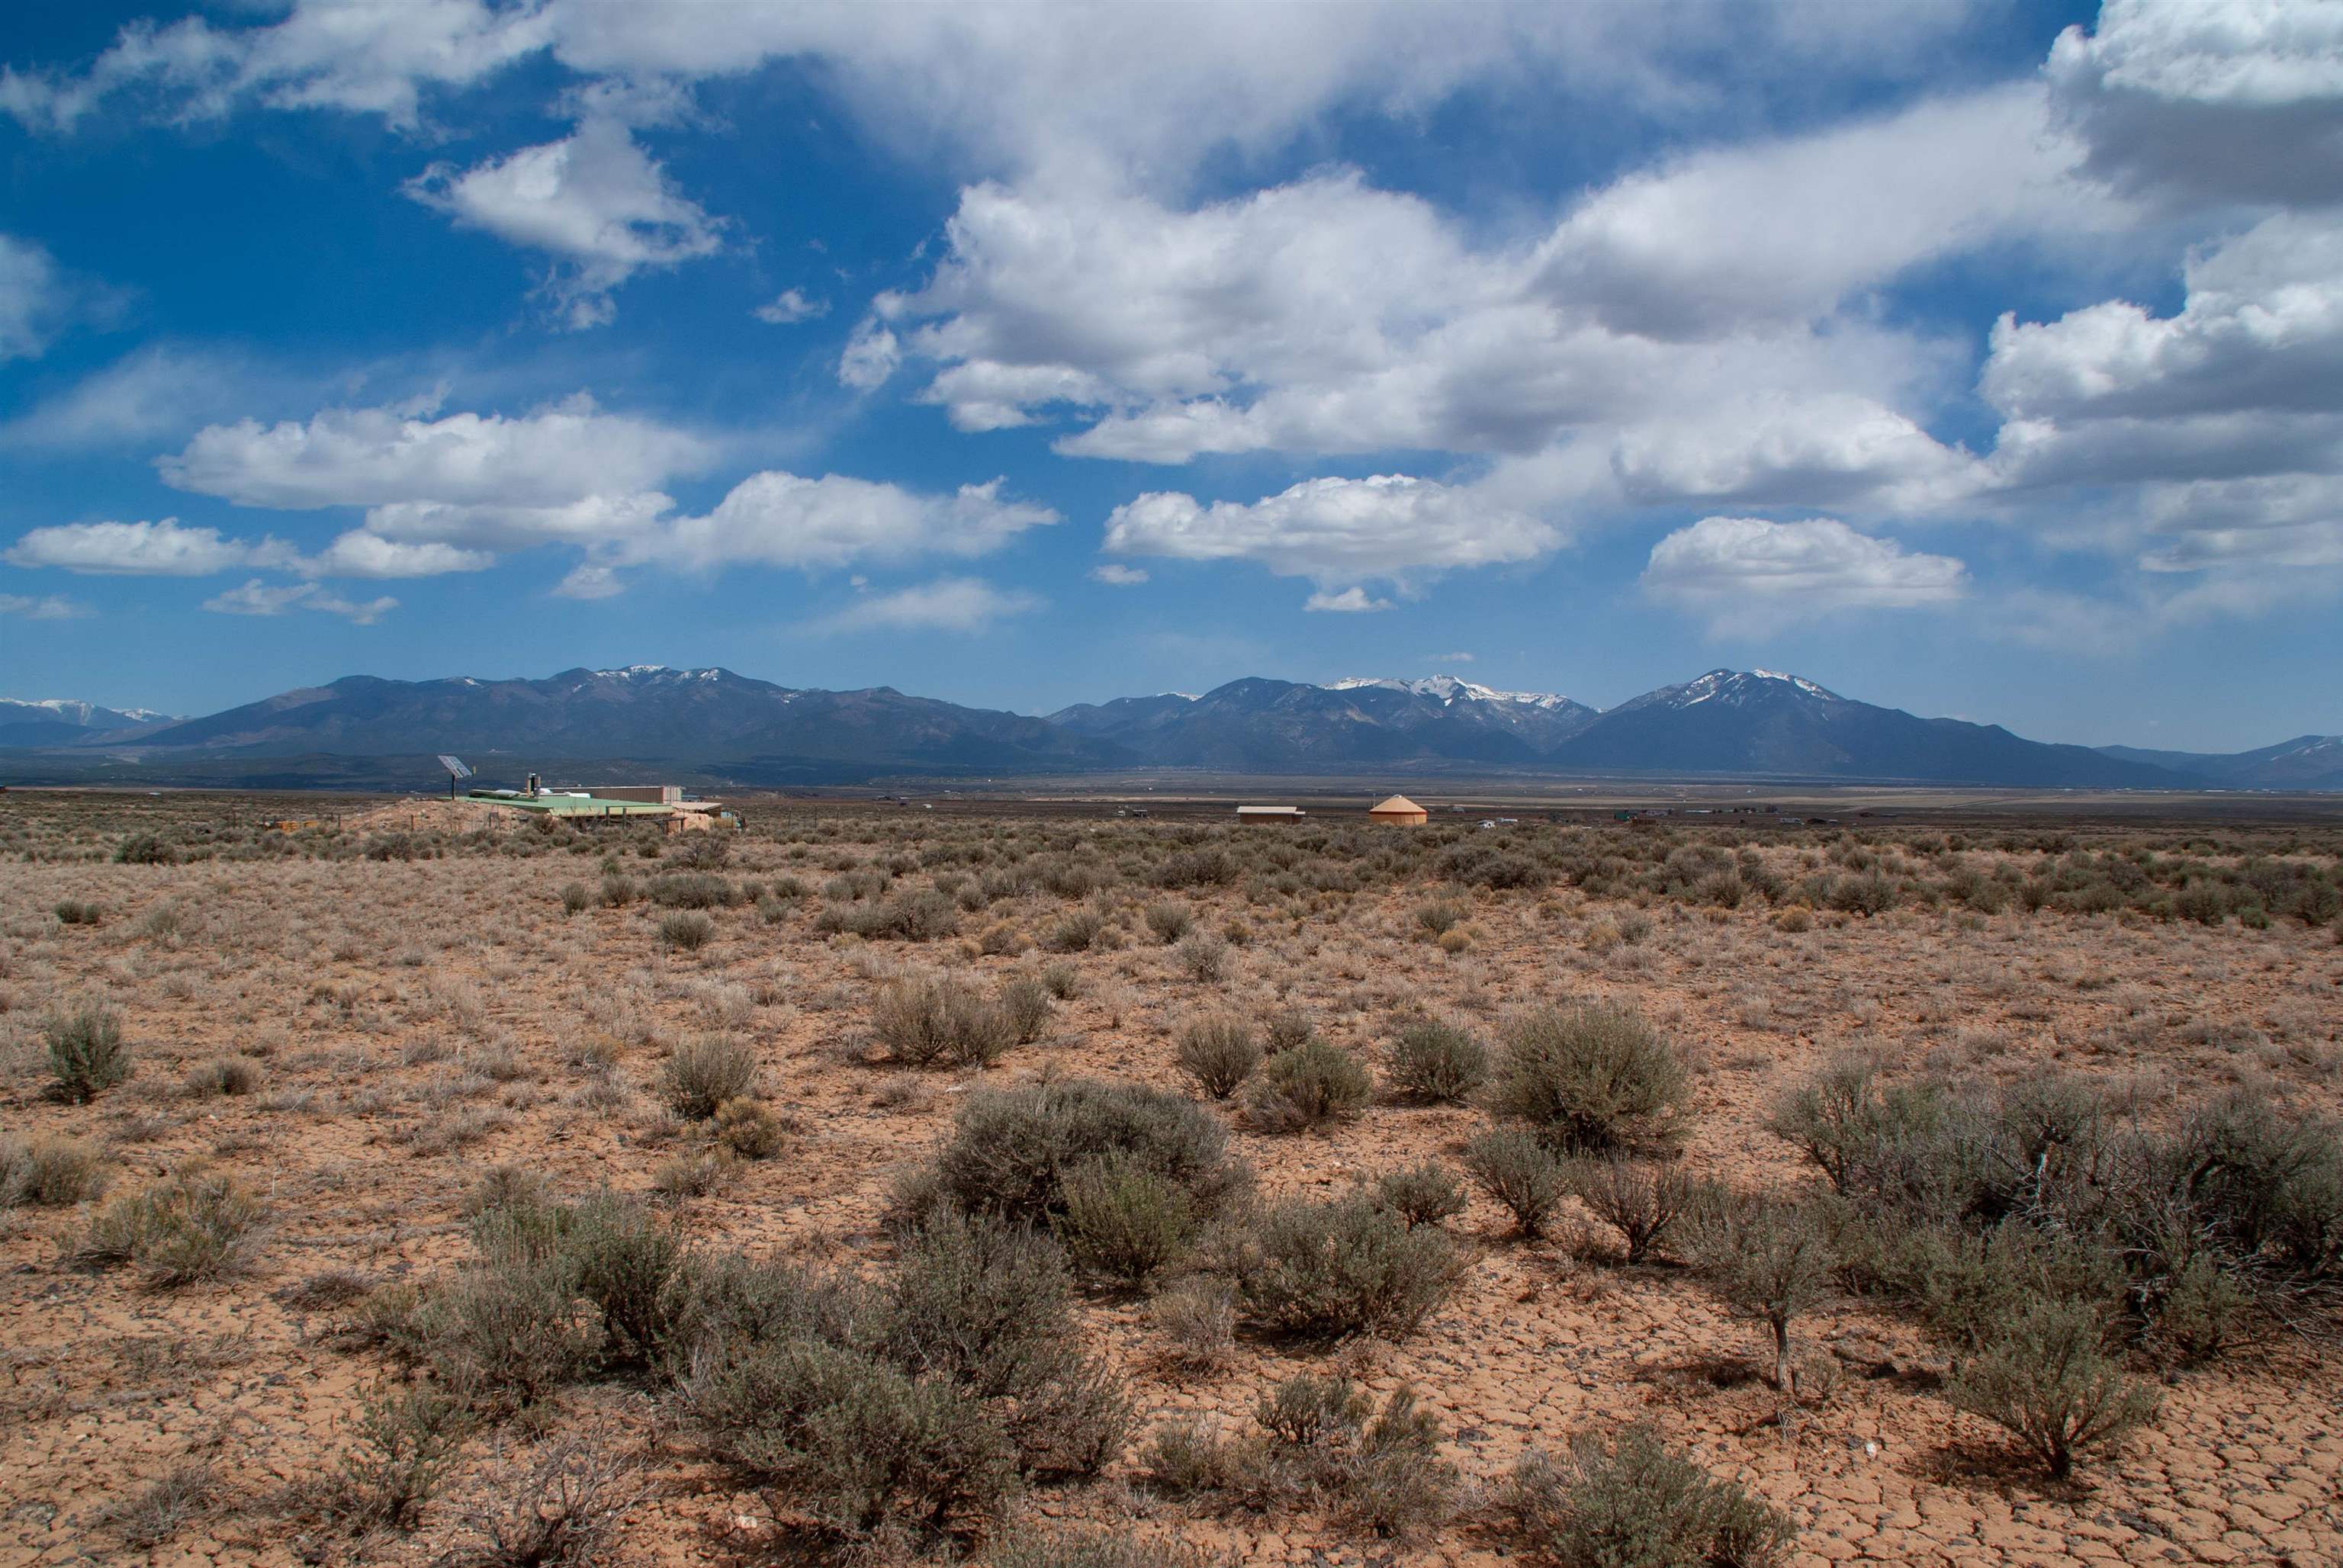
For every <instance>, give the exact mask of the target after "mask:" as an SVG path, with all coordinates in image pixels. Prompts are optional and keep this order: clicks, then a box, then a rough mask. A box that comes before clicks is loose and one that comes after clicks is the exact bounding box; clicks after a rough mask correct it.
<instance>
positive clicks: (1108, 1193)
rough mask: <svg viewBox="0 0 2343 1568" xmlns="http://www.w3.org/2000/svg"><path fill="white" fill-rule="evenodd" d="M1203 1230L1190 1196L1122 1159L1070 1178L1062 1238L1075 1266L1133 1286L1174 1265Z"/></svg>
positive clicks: (1104, 1159)
mask: <svg viewBox="0 0 2343 1568" xmlns="http://www.w3.org/2000/svg"><path fill="white" fill-rule="evenodd" d="M1200 1223H1201V1216H1200V1215H1199V1214H1198V1213H1197V1211H1196V1202H1195V1200H1194V1199H1193V1198H1192V1197H1191V1196H1190V1195H1189V1193H1188V1191H1187V1190H1186V1189H1185V1188H1183V1187H1182V1186H1180V1185H1179V1183H1177V1182H1175V1181H1172V1179H1171V1178H1169V1177H1168V1176H1165V1175H1164V1174H1162V1173H1161V1171H1155V1170H1153V1169H1151V1167H1150V1166H1148V1165H1147V1164H1146V1163H1144V1162H1143V1161H1140V1160H1137V1159H1134V1158H1132V1157H1131V1156H1130V1155H1127V1154H1124V1153H1121V1152H1120V1151H1117V1152H1114V1153H1111V1154H1105V1155H1101V1156H1100V1157H1099V1158H1097V1159H1095V1160H1091V1161H1086V1162H1084V1163H1083V1164H1081V1165H1078V1166H1076V1167H1075V1168H1074V1169H1073V1170H1072V1171H1069V1172H1067V1175H1066V1178H1065V1212H1064V1213H1063V1214H1062V1215H1061V1216H1060V1218H1059V1220H1058V1223H1057V1233H1058V1236H1059V1239H1060V1240H1061V1241H1063V1242H1064V1243H1065V1246H1066V1251H1067V1252H1068V1253H1069V1254H1070V1255H1071V1257H1072V1259H1073V1261H1074V1262H1075V1263H1076V1264H1077V1265H1078V1266H1080V1267H1081V1268H1082V1269H1084V1270H1085V1271H1089V1272H1091V1273H1093V1274H1097V1275H1100V1276H1101V1277H1103V1278H1106V1279H1110V1280H1113V1281H1116V1282H1119V1283H1121V1284H1124V1285H1131V1286H1136V1285H1139V1284H1141V1282H1144V1281H1145V1280H1146V1279H1147V1277H1148V1276H1149V1275H1151V1274H1152V1273H1154V1272H1155V1271H1157V1270H1159V1269H1162V1268H1164V1267H1166V1266H1167V1265H1169V1264H1171V1263H1173V1262H1175V1261H1178V1260H1179V1259H1180V1257H1181V1256H1182V1254H1184V1253H1185V1252H1186V1251H1187V1249H1188V1244H1189V1242H1190V1241H1192V1240H1193V1239H1194V1237H1195V1234H1196V1231H1197V1228H1198V1226H1199V1224H1200Z"/></svg>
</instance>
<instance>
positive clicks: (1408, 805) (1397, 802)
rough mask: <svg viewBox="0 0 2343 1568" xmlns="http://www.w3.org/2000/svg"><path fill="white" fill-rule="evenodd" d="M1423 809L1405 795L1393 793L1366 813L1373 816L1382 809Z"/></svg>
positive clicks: (1382, 810)
mask: <svg viewBox="0 0 2343 1568" xmlns="http://www.w3.org/2000/svg"><path fill="white" fill-rule="evenodd" d="M1421 810H1423V807H1421V806H1419V805H1417V804H1416V803H1415V802H1414V801H1413V800H1411V799H1408V798H1407V797H1406V796H1404V795H1394V796H1393V797H1392V798H1391V799H1388V800H1386V801H1384V802H1383V804H1382V805H1380V806H1377V807H1375V808H1374V809H1373V810H1371V811H1369V812H1368V813H1367V815H1368V816H1370V817H1373V816H1375V815H1377V814H1379V813H1381V812H1384V811H1421Z"/></svg>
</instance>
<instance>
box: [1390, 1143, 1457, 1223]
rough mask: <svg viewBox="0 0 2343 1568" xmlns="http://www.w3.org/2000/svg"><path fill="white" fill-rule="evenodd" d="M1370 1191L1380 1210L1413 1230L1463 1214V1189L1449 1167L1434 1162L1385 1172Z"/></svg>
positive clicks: (1425, 1162) (1428, 1161)
mask: <svg viewBox="0 0 2343 1568" xmlns="http://www.w3.org/2000/svg"><path fill="white" fill-rule="evenodd" d="M1367 1191H1368V1192H1369V1194H1370V1195H1371V1198H1372V1200H1373V1202H1374V1204H1375V1205H1376V1206H1377V1207H1378V1208H1381V1209H1384V1210H1387V1211H1390V1212H1391V1213H1393V1214H1396V1215H1398V1216H1399V1217H1400V1219H1401V1220H1403V1221H1405V1222H1406V1223H1407V1225H1408V1227H1409V1228H1410V1229H1413V1228H1414V1227H1415V1226H1418V1225H1437V1224H1440V1223H1442V1222H1443V1221H1448V1220H1452V1219H1454V1218H1455V1217H1456V1216H1457V1215H1459V1214H1462V1213H1463V1211H1464V1190H1463V1188H1461V1187H1459V1186H1458V1185H1457V1184H1456V1178H1455V1177H1454V1176H1453V1175H1452V1174H1450V1173H1449V1171H1448V1168H1447V1167H1446V1166H1444V1165H1442V1164H1440V1163H1438V1162H1437V1161H1430V1160H1427V1161H1424V1162H1423V1163H1422V1164H1420V1165H1411V1166H1408V1167H1407V1168H1406V1169H1404V1170H1401V1171H1384V1172H1383V1174H1382V1175H1380V1176H1378V1177H1376V1178H1375V1179H1374V1180H1373V1181H1372V1182H1370V1183H1369V1184H1368V1188H1367Z"/></svg>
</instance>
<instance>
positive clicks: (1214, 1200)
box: [901, 1078, 1247, 1226]
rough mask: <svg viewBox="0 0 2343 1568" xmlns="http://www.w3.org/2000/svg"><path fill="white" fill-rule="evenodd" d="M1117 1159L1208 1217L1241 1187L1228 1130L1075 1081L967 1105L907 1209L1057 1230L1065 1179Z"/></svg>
mask: <svg viewBox="0 0 2343 1568" xmlns="http://www.w3.org/2000/svg"><path fill="white" fill-rule="evenodd" d="M1109 1159H1113V1160H1119V1161H1121V1162H1122V1163H1123V1166H1124V1169H1125V1171H1126V1173H1127V1172H1128V1171H1148V1172H1151V1173H1152V1174H1153V1175H1155V1176H1157V1177H1160V1178H1161V1180H1162V1181H1165V1182H1167V1183H1169V1184H1170V1185H1171V1186H1172V1187H1174V1188H1177V1189H1178V1190H1180V1191H1182V1192H1183V1193H1185V1194H1186V1195H1187V1198H1188V1199H1189V1201H1191V1202H1192V1205H1193V1208H1194V1211H1195V1212H1196V1214H1197V1215H1198V1216H1199V1217H1200V1218H1202V1217H1206V1216H1210V1215H1213V1214H1216V1213H1218V1212H1220V1211H1222V1209H1223V1208H1224V1207H1225V1206H1226V1205H1227V1203H1228V1202H1229V1201H1230V1200H1231V1199H1232V1198H1233V1197H1234V1196H1235V1195H1236V1194H1237V1193H1238V1192H1239V1191H1241V1190H1242V1187H1243V1186H1244V1184H1245V1181H1246V1180H1247V1177H1246V1173H1245V1171H1244V1170H1243V1168H1242V1166H1240V1165H1238V1164H1237V1163H1236V1162H1235V1161H1233V1160H1232V1159H1231V1158H1230V1155H1229V1152H1228V1131H1227V1129H1226V1128H1225V1127H1223V1126H1222V1124H1221V1121H1220V1120H1219V1118H1217V1117H1215V1116H1214V1115H1212V1112H1211V1111H1206V1110H1205V1109H1204V1108H1203V1107H1202V1106H1201V1105H1198V1104H1197V1103H1196V1102H1195V1101H1192V1100H1187V1099H1183V1098H1182V1097H1181V1096H1179V1095H1176V1094H1166V1093H1163V1092H1162V1091H1158V1090H1152V1089H1145V1088H1141V1087H1140V1086H1138V1085H1135V1084H1125V1083H1102V1082H1100V1081H1097V1080H1095V1079H1079V1078H1078V1079H1070V1080H1067V1081H1063V1082H1059V1083H1048V1084H1035V1085H1031V1086H1027V1087H1022V1088H1018V1089H1006V1090H990V1091H979V1092H977V1093H975V1094H971V1095H970V1096H969V1099H968V1102H967V1103H966V1104H964V1105H963V1106H961V1108H960V1114H959V1116H958V1117H957V1118H956V1119H955V1121H954V1122H953V1126H952V1131H951V1136H950V1138H949V1139H947V1140H946V1141H945V1142H944V1144H943V1146H942V1147H941V1148H940V1149H939V1150H938V1151H937V1153H936V1159H935V1163H934V1165H933V1167H932V1169H931V1170H930V1171H928V1172H926V1173H925V1174H924V1175H923V1176H922V1177H921V1178H920V1180H919V1181H916V1182H915V1183H914V1184H913V1189H912V1190H910V1191H906V1192H905V1193H904V1194H903V1195H902V1198H903V1201H902V1204H901V1207H902V1208H904V1209H905V1210H906V1211H911V1212H917V1211H918V1210H919V1208H920V1205H922V1204H924V1203H928V1202H932V1201H937V1200H942V1201H948V1202H950V1203H951V1204H953V1205H955V1206H957V1207H958V1208H960V1209H962V1210H964V1211H968V1212H969V1213H971V1214H977V1215H986V1216H990V1217H993V1218H997V1219H1000V1220H1001V1221H1006V1222H1008V1223H1011V1224H1017V1225H1041V1226H1055V1225H1057V1224H1059V1223H1060V1222H1061V1221H1062V1220H1063V1219H1064V1218H1065V1216H1066V1214H1067V1211H1068V1208H1069V1205H1070V1197H1069V1193H1068V1191H1067V1179H1068V1178H1069V1177H1070V1176H1071V1175H1072V1174H1073V1173H1074V1172H1075V1171H1080V1170H1081V1169H1083V1168H1084V1167H1085V1166H1087V1165H1089V1164H1091V1162H1092V1161H1102V1160H1109Z"/></svg>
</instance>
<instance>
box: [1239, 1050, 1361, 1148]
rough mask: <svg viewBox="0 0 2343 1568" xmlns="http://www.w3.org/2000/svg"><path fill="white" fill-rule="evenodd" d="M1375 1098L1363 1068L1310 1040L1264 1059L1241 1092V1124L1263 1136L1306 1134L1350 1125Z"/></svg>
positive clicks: (1340, 1052)
mask: <svg viewBox="0 0 2343 1568" xmlns="http://www.w3.org/2000/svg"><path fill="white" fill-rule="evenodd" d="M1373 1097H1374V1081H1373V1079H1372V1078H1370V1077H1369V1076H1368V1074H1367V1069H1366V1065H1365V1064H1364V1063H1363V1062H1362V1061H1360V1060H1359V1059H1358V1058H1357V1057H1355V1056H1353V1055H1352V1054H1351V1053H1350V1052H1349V1051H1347V1050H1343V1049H1342V1047H1341V1046H1338V1045H1334V1044H1332V1043H1331V1042H1329V1041H1326V1040H1318V1039H1315V1038H1312V1039H1311V1040H1307V1041H1305V1042H1304V1043H1302V1044H1301V1045H1297V1046H1294V1047H1292V1049H1290V1050H1281V1051H1279V1052H1277V1053H1276V1054H1275V1055H1273V1056H1271V1057H1269V1058H1267V1059H1266V1060H1263V1061H1262V1064H1261V1069H1260V1070H1259V1071H1257V1072H1255V1073H1254V1074H1253V1075H1252V1082H1251V1083H1250V1084H1248V1085H1247V1087H1246V1089H1245V1101H1244V1106H1245V1119H1246V1120H1247V1121H1250V1122H1252V1125H1253V1126H1255V1127H1257V1128H1259V1129H1260V1130H1261V1131H1263V1132H1308V1131H1315V1130H1317V1129H1319V1128H1321V1127H1324V1126H1325V1125H1327V1124H1328V1123H1329V1122H1334V1121H1351V1120H1353V1118H1355V1117H1356V1116H1357V1115H1358V1114H1359V1112H1360V1111H1363V1110H1365V1109H1366V1106H1367V1101H1369V1100H1371V1099H1373Z"/></svg>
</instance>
